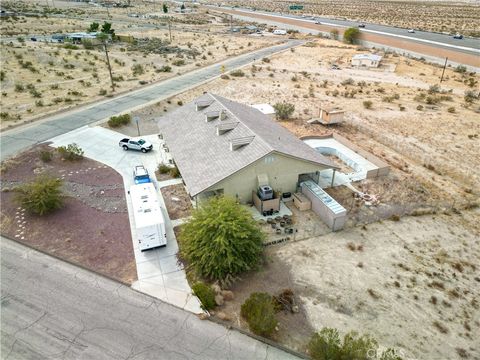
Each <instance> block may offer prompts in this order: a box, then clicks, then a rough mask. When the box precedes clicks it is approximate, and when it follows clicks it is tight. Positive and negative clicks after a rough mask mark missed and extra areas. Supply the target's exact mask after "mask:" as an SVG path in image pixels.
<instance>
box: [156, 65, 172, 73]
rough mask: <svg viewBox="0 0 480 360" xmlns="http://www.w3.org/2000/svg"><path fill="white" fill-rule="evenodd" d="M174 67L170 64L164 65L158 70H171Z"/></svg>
mask: <svg viewBox="0 0 480 360" xmlns="http://www.w3.org/2000/svg"><path fill="white" fill-rule="evenodd" d="M171 71H172V67H171V66H168V65H163V66H162V67H161V68H160V69H157V72H171Z"/></svg>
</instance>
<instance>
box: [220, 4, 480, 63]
mask: <svg viewBox="0 0 480 360" xmlns="http://www.w3.org/2000/svg"><path fill="white" fill-rule="evenodd" d="M223 9H225V10H227V9H228V10H235V11H241V12H243V13H245V15H252V16H254V15H256V14H263V15H269V16H275V17H276V18H277V21H280V22H281V20H282V18H285V19H295V20H298V21H301V22H305V23H306V24H315V20H313V19H306V18H303V17H302V16H299V15H289V14H280V13H274V12H267V11H251V10H246V9H239V8H234V9H232V8H229V7H225V8H223ZM315 19H316V20H319V21H320V23H321V24H323V25H331V26H337V27H342V28H348V27H357V26H358V25H359V24H360V22H355V21H349V20H337V19H331V18H325V17H318V16H316V17H315ZM363 24H365V25H366V26H365V28H362V29H360V31H361V32H364V33H372V34H381V35H386V36H392V37H400V38H402V39H406V40H410V41H414V42H418V43H422V44H429V45H434V46H436V47H441V48H445V49H450V50H455V51H459V52H463V53H466V54H471V55H479V56H480V39H477V38H472V37H469V38H464V39H461V40H460V39H454V38H453V36H451V35H447V34H441V33H433V32H427V31H420V30H418V31H417V30H415V33H413V34H412V33H408V31H407V30H408V29H402V28H397V27H393V26H386V25H377V24H371V23H366V22H363ZM459 31H460V29H459ZM479 63H480V59H479ZM479 65H480V64H479Z"/></svg>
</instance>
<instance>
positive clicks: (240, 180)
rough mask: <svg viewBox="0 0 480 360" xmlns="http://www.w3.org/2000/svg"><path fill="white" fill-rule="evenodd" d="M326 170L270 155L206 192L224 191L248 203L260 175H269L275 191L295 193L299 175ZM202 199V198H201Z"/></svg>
mask: <svg viewBox="0 0 480 360" xmlns="http://www.w3.org/2000/svg"><path fill="white" fill-rule="evenodd" d="M325 168H326V167H322V166H320V165H315V164H312V163H310V162H307V161H303V160H299V159H295V158H291V157H288V156H286V155H282V154H279V153H270V154H269V155H267V156H265V157H263V158H261V159H260V160H258V161H256V162H254V163H252V164H250V165H249V166H247V167H245V168H243V169H242V170H240V171H238V172H236V173H235V174H232V175H230V176H229V177H228V178H226V179H224V180H222V181H220V182H219V183H217V184H216V185H214V186H212V187H210V188H209V189H207V190H206V191H212V190H218V189H223V192H224V195H226V196H231V197H234V198H235V197H236V195H238V198H239V201H240V202H242V203H246V202H250V201H252V190H256V189H257V187H258V183H257V176H258V175H260V174H267V176H268V181H269V185H270V186H271V187H272V188H273V190H274V191H280V192H292V193H293V192H295V191H296V186H297V181H298V175H300V174H306V173H314V172H315V171H321V170H324V169H325ZM204 193H205V192H204ZM201 198H202V196H200V197H199V199H201Z"/></svg>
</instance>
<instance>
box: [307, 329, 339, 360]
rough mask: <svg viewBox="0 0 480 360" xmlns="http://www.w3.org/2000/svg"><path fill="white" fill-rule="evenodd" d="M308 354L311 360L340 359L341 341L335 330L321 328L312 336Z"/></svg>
mask: <svg viewBox="0 0 480 360" xmlns="http://www.w3.org/2000/svg"><path fill="white" fill-rule="evenodd" d="M308 352H309V354H310V356H311V357H312V359H313V360H325V359H332V360H333V359H340V356H341V340H340V335H339V333H338V330H337V329H332V328H323V329H322V330H321V331H320V332H317V333H315V334H313V335H312V337H311V338H310V341H309V343H308Z"/></svg>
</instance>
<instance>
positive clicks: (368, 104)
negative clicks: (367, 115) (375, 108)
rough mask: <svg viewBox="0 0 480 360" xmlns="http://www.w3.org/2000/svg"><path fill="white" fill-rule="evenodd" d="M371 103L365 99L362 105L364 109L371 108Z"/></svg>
mask: <svg viewBox="0 0 480 360" xmlns="http://www.w3.org/2000/svg"><path fill="white" fill-rule="evenodd" d="M372 105H373V103H372V102H371V101H370V100H365V101H364V102H363V107H364V108H365V109H371V108H372Z"/></svg>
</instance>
